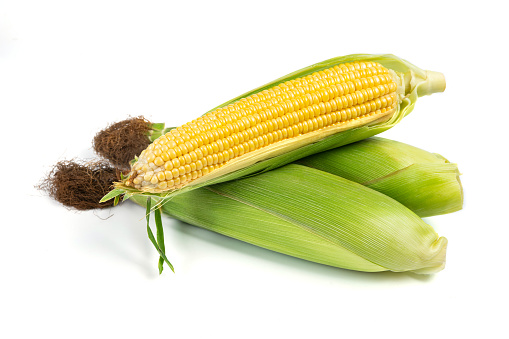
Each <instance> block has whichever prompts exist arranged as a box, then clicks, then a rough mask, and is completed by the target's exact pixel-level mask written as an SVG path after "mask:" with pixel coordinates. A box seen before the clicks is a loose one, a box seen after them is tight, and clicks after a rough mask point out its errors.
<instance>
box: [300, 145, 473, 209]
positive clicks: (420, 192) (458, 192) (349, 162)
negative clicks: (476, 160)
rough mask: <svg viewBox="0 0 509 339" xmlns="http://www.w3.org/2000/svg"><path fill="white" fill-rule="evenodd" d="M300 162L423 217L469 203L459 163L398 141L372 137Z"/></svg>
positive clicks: (459, 207)
mask: <svg viewBox="0 0 509 339" xmlns="http://www.w3.org/2000/svg"><path fill="white" fill-rule="evenodd" d="M298 163H299V164H302V165H305V166H308V167H313V168H316V169H319V170H322V171H325V172H329V173H331V174H335V175H338V176H340V177H343V178H345V179H348V180H351V181H355V182H357V183H360V184H362V185H365V186H367V187H370V188H372V189H374V190H376V191H378V192H381V193H383V194H385V195H388V196H390V197H391V198H393V199H395V200H397V201H399V202H400V203H402V204H403V205H405V206H406V207H408V208H409V209H411V210H412V211H413V212H414V213H416V214H417V215H419V216H420V217H429V216H433V215H440V214H446V213H452V212H455V211H459V210H460V209H461V208H462V205H463V189H462V186H461V182H460V179H459V175H460V173H459V171H458V167H457V166H456V164H451V163H449V161H448V160H447V159H445V158H444V157H442V156H441V155H438V154H435V153H429V152H427V151H424V150H422V149H419V148H416V147H413V146H410V145H407V144H404V143H401V142H398V141H394V140H389V139H384V138H379V137H372V138H369V139H366V140H362V141H359V142H356V143H353V144H350V145H346V146H343V147H339V148H336V149H333V150H330V151H326V152H323V153H318V154H315V155H312V156H309V157H306V158H303V159H300V160H299V161H298Z"/></svg>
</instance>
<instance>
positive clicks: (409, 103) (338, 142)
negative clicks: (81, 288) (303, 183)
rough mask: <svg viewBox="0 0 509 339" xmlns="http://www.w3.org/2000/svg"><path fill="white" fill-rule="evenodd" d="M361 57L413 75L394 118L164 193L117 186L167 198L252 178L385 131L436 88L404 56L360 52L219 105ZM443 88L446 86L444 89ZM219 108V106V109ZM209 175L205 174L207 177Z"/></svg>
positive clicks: (285, 78) (322, 63)
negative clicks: (227, 182)
mask: <svg viewBox="0 0 509 339" xmlns="http://www.w3.org/2000/svg"><path fill="white" fill-rule="evenodd" d="M359 60H371V61H376V62H379V63H381V64H382V65H384V66H386V67H388V68H390V69H393V70H395V71H398V72H401V73H406V74H412V76H413V77H412V81H410V83H409V87H410V92H409V93H408V94H407V95H406V96H405V98H404V99H403V100H402V102H401V103H400V105H399V108H398V109H397V111H396V112H395V113H394V114H393V115H392V116H391V117H390V119H389V120H387V121H383V122H376V121H375V122H373V123H372V124H370V125H364V126H362V127H357V128H354V129H350V130H346V131H343V132H339V133H336V134H333V135H331V136H328V137H325V138H324V139H322V140H319V141H317V142H315V143H313V144H309V145H306V146H303V147H300V148H297V149H295V150H292V151H289V152H287V153H284V154H281V155H278V156H275V157H272V158H270V159H266V160H263V161H260V162H258V163H255V164H253V165H250V166H247V167H244V168H242V169H239V170H236V171H234V172H230V173H227V174H224V175H222V176H219V177H216V178H211V179H210V180H206V179H203V180H202V181H201V182H199V181H197V182H196V183H191V184H189V185H187V186H185V187H183V188H182V189H179V190H174V191H168V192H163V193H142V192H140V191H136V190H133V189H132V188H130V187H127V186H124V185H122V184H118V186H117V188H119V189H124V190H126V191H131V192H134V193H136V194H142V195H151V196H159V197H163V198H170V197H173V196H176V195H178V194H182V193H184V192H188V191H191V190H194V189H196V188H200V187H204V186H208V185H212V184H217V183H220V182H226V181H230V180H235V179H238V178H243V177H248V176H251V175H255V174H259V173H263V172H266V171H270V170H272V169H274V168H277V167H281V166H284V165H286V164H289V163H291V162H293V161H295V160H298V159H300V158H303V157H305V156H309V155H311V154H315V153H318V152H323V151H326V150H329V149H333V148H336V147H339V146H343V145H346V144H349V143H353V142H356V141H359V140H362V139H366V138H369V137H371V136H374V135H376V134H378V133H381V132H383V131H385V130H387V129H389V128H391V127H393V126H394V125H396V124H397V123H399V122H400V121H401V119H403V117H405V116H406V115H407V114H409V113H410V112H411V111H412V110H413V108H414V105H415V103H416V100H417V97H418V96H421V95H426V94H430V93H431V92H432V91H430V90H428V87H429V86H427V83H426V77H427V75H428V73H427V72H426V71H423V70H421V69H420V68H418V67H416V66H414V65H412V64H410V63H409V62H407V61H405V60H403V59H400V58H398V57H396V56H394V55H371V54H356V55H348V56H343V57H338V58H333V59H329V60H326V61H324V62H321V63H318V64H315V65H312V66H309V67H306V68H304V69H301V70H299V71H296V72H293V73H291V74H288V75H286V76H284V77H282V78H279V79H277V80H275V81H272V82H270V83H268V84H266V85H264V86H261V87H259V88H257V89H254V90H252V91H250V92H247V93H244V94H242V95H240V96H238V97H237V98H234V99H232V100H230V101H228V102H225V103H223V104H222V105H219V106H218V107H223V106H225V105H228V104H230V103H232V102H235V101H237V100H239V99H240V98H243V97H246V96H249V95H251V94H254V93H257V92H260V91H263V90H264V89H267V88H269V87H272V86H275V85H277V84H279V83H282V82H284V81H288V80H291V79H295V78H298V77H302V76H306V75H308V74H311V73H313V72H317V71H320V70H323V69H326V68H329V67H332V66H334V65H337V64H341V63H345V62H352V61H359ZM441 90H443V89H441ZM218 107H216V108H218ZM216 108H214V109H216ZM203 178H205V177H203Z"/></svg>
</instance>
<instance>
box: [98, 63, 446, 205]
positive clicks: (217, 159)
mask: <svg viewBox="0 0 509 339" xmlns="http://www.w3.org/2000/svg"><path fill="white" fill-rule="evenodd" d="M444 89H445V81H444V78H443V76H442V75H441V74H440V73H436V72H430V71H422V70H420V69H419V68H417V67H415V66H413V65H411V64H409V63H408V62H406V61H404V60H401V59H399V58H397V57H394V56H390V55H382V56H374V55H352V56H347V57H340V58H334V59H330V60H327V61H325V62H322V63H319V64H316V65H313V66H310V67H308V68H305V69H303V70H300V71H297V72H295V73H292V74H289V75H287V76H286V77H283V78H281V79H278V80H276V81H274V82H272V83H269V84H267V85H265V86H262V87H260V88H258V89H255V90H253V91H251V92H249V93H246V94H244V95H242V96H240V97H238V98H235V99H233V100H231V101H229V102H227V103H225V104H223V105H221V106H220V107H218V108H215V109H213V110H212V111H210V112H208V113H207V114H205V115H204V116H202V117H200V118H198V119H195V120H193V121H192V122H190V123H187V124H185V125H183V126H181V127H179V128H176V129H173V130H171V131H170V132H168V133H166V134H165V135H163V136H161V137H159V138H158V139H157V140H155V141H154V143H153V144H152V145H150V146H149V147H148V148H147V149H146V150H145V151H143V152H142V153H141V154H140V156H139V158H138V159H137V161H136V162H135V163H134V164H133V165H132V170H131V173H130V174H129V176H128V177H127V178H126V179H125V180H123V182H122V183H117V185H116V187H117V189H116V190H115V191H113V192H111V194H109V195H107V196H106V197H105V198H104V199H103V200H107V199H110V198H112V197H115V196H118V195H120V194H124V193H125V194H126V197H130V196H132V195H135V194H148V195H159V196H164V197H169V196H172V195H175V194H177V193H182V192H184V191H186V190H190V189H194V188H198V187H202V186H206V185H210V184H213V183H218V182H222V181H228V180H232V179H236V178H239V177H243V176H246V175H249V174H253V173H258V172H261V171H266V170H270V169H272V168H276V167H279V166H282V165H284V164H287V163H289V162H292V161H294V160H296V159H299V158H301V157H304V156H307V155H310V154H314V153H316V152H320V151H324V150H327V149H330V148H332V147H337V146H340V145H344V144H347V143H350V142H354V141H357V140H361V139H363V138H367V137H369V136H372V135H374V134H377V133H380V132H382V131H383V130H385V129H387V128H390V127H392V126H393V125H394V124H396V123H397V122H399V121H400V120H401V118H402V117H403V116H405V115H406V114H408V113H409V112H410V111H411V110H412V108H413V105H414V103H415V100H416V98H417V97H418V96H422V95H427V94H431V93H434V92H440V91H443V90H444Z"/></svg>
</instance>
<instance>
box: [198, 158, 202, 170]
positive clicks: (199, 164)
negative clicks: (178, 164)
mask: <svg viewBox="0 0 509 339" xmlns="http://www.w3.org/2000/svg"><path fill="white" fill-rule="evenodd" d="M202 160H203V159H200V160H198V161H197V162H196V170H197V171H199V170H201V169H202V168H203V163H202Z"/></svg>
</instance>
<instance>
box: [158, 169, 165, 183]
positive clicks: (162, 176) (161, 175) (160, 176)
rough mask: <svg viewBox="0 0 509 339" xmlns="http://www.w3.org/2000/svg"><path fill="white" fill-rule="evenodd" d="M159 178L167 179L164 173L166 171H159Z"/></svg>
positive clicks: (161, 179) (160, 179)
mask: <svg viewBox="0 0 509 339" xmlns="http://www.w3.org/2000/svg"><path fill="white" fill-rule="evenodd" d="M157 180H159V181H164V180H166V176H165V175H164V172H162V171H161V172H158V173H157Z"/></svg>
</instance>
